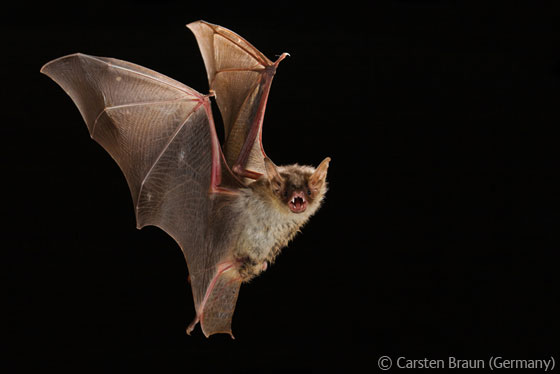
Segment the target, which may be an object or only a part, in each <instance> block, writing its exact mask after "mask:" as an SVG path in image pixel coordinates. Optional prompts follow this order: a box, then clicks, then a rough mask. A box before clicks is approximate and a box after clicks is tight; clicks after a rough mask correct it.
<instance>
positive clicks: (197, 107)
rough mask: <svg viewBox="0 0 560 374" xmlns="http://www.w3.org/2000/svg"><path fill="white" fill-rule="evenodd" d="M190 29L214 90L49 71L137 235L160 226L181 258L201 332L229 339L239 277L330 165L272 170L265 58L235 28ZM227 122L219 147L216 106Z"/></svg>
mask: <svg viewBox="0 0 560 374" xmlns="http://www.w3.org/2000/svg"><path fill="white" fill-rule="evenodd" d="M187 27H188V28H189V29H190V30H191V31H192V32H193V33H194V35H195V37H196V40H197V43H198V46H199V48H200V51H201V54H202V58H203V60H204V64H205V67H206V71H207V73H208V81H209V86H210V91H209V94H207V95H203V94H200V93H199V92H197V91H195V90H193V89H192V88H190V87H188V86H186V85H184V84H182V83H179V82H177V81H175V80H173V79H171V78H168V77H166V76H164V75H162V74H160V73H157V72H155V71H153V70H150V69H147V68H145V67H142V66H139V65H136V64H133V63H130V62H126V61H122V60H118V59H114V58H106V57H95V56H89V55H85V54H81V53H76V54H72V55H68V56H64V57H60V58H58V59H55V60H52V61H50V62H48V63H47V64H45V65H44V66H43V67H42V69H41V72H42V73H44V74H46V75H47V76H48V77H50V78H51V79H53V80H54V81H55V82H56V83H57V84H58V85H60V86H61V87H62V88H63V89H64V91H65V92H66V93H67V94H68V95H69V96H70V97H71V99H72V100H73V101H74V103H75V104H76V106H77V107H78V109H79V111H80V113H81V115H82V117H83V119H84V121H85V123H86V125H87V127H88V130H89V133H90V135H91V137H92V138H93V139H94V140H95V141H97V142H98V143H99V144H100V145H101V146H102V147H103V148H104V149H105V150H106V151H107V152H108V153H109V154H110V155H111V156H112V157H113V159H114V160H115V161H116V162H117V164H118V165H119V167H120V168H121V170H122V172H123V174H124V175H125V178H126V181H127V183H128V186H129V188H130V192H131V194H132V200H133V204H134V211H135V214H136V222H137V228H138V229H141V228H143V227H144V226H147V225H153V226H157V227H159V228H161V229H162V230H164V231H165V232H166V233H167V234H169V235H170V236H171V237H173V239H175V241H176V242H177V243H178V244H179V246H180V247H181V250H182V251H183V253H184V256H185V260H186V262H187V267H188V272H189V278H188V279H189V281H190V284H191V288H192V293H193V299H194V305H195V310H196V316H195V317H194V319H193V321H192V322H191V323H190V325H189V326H188V328H187V333H188V334H189V335H190V333H191V332H192V330H193V329H194V328H195V326H196V325H197V323H199V322H200V326H201V329H202V332H203V333H204V335H205V336H206V337H209V336H210V335H212V334H216V333H226V334H230V335H231V337H232V338H233V333H232V330H231V321H232V317H233V313H234V310H235V305H236V303H237V298H238V295H239V289H240V287H241V284H242V283H243V282H247V281H249V280H251V279H252V278H254V277H255V276H257V275H259V274H260V273H261V272H263V271H264V270H266V269H267V267H268V265H269V264H271V263H272V262H273V261H274V259H275V258H276V256H277V255H278V253H279V252H280V250H281V249H282V248H283V247H285V246H286V245H288V243H289V242H290V240H292V238H293V237H294V235H296V233H298V232H299V230H300V229H301V227H302V226H303V225H304V224H305V223H306V222H307V221H308V219H309V217H311V216H312V215H313V214H314V213H315V212H316V211H317V209H318V208H319V207H320V205H321V203H322V201H323V198H324V196H325V193H326V191H327V182H326V176H327V169H328V167H329V162H330V158H329V157H327V158H325V159H324V160H323V161H322V162H321V163H320V164H319V166H318V167H317V168H314V167H312V166H301V165H297V164H295V165H288V166H276V165H275V164H274V163H273V162H272V161H271V160H270V159H269V158H268V157H267V156H266V154H265V152H264V149H263V145H262V123H263V117H264V112H265V107H266V103H267V99H268V94H269V91H270V86H271V83H272V79H273V77H274V75H275V73H276V69H277V67H278V64H279V63H280V62H281V61H282V60H283V59H284V58H285V57H286V56H287V55H288V54H287V53H283V54H282V55H280V57H279V58H278V59H277V60H276V61H275V62H272V61H271V60H269V59H268V58H267V57H266V56H265V55H263V54H262V53H261V52H259V51H258V50H257V49H256V48H255V47H253V46H252V45H251V44H250V43H249V42H247V41H246V40H245V39H243V38H242V37H240V36H239V35H237V34H235V33H234V32H232V31H230V30H228V29H226V28H224V27H221V26H218V25H213V24H210V23H207V22H204V21H196V22H193V23H190V24H188V25H187ZM211 97H215V100H216V102H217V104H218V108H219V110H220V113H221V115H222V119H223V127H224V132H225V134H224V135H225V136H224V142H223V144H222V145H220V142H219V140H218V137H217V133H216V128H215V125H214V120H213V118H212V111H211V100H210V98H211Z"/></svg>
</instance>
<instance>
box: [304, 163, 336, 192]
mask: <svg viewBox="0 0 560 374" xmlns="http://www.w3.org/2000/svg"><path fill="white" fill-rule="evenodd" d="M329 162H331V158H330V157H327V158H325V159H324V160H323V161H321V163H320V164H319V166H317V169H315V171H314V172H313V174H311V176H310V177H309V188H311V189H312V190H319V189H320V188H321V186H322V185H323V183H325V179H326V178H327V170H328V169H329Z"/></svg>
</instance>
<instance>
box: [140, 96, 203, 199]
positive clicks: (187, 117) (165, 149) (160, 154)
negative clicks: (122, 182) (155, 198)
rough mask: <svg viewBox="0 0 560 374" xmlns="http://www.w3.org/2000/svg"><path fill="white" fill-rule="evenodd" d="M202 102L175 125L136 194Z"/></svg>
mask: <svg viewBox="0 0 560 374" xmlns="http://www.w3.org/2000/svg"><path fill="white" fill-rule="evenodd" d="M202 104H203V102H202V101H200V102H199V103H198V104H197V105H196V106H195V107H194V108H193V110H191V111H190V112H189V114H188V115H187V116H186V117H185V120H184V121H183V122H182V123H181V124H180V125H179V126H177V128H176V129H175V131H174V132H173V134H172V135H171V137H170V138H169V140H168V141H167V142H166V143H165V145H164V146H163V149H162V150H161V152H160V153H159V155H158V156H157V157H156V159H155V160H154V163H153V164H152V166H151V167H150V169H149V170H148V172H147V173H146V175H145V176H144V178H143V179H142V182H141V183H140V189H139V190H138V196H142V189H143V188H144V183H145V182H146V180H147V179H148V177H149V176H150V174H151V173H152V171H153V170H154V167H155V166H156V165H157V163H158V161H159V160H160V159H161V157H162V156H163V155H164V153H165V151H167V148H169V145H170V144H171V143H172V142H173V140H175V138H176V137H177V134H178V133H179V132H180V131H181V129H182V128H183V126H185V124H186V123H187V121H188V120H189V118H190V117H191V116H192V115H193V113H195V112H196V111H197V110H198V109H199V108H200V107H201V106H202ZM135 209H136V210H138V203H136V207H135Z"/></svg>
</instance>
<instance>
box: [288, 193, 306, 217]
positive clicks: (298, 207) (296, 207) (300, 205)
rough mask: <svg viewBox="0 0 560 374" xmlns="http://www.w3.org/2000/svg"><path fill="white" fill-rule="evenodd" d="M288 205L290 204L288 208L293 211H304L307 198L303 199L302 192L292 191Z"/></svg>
mask: <svg viewBox="0 0 560 374" xmlns="http://www.w3.org/2000/svg"><path fill="white" fill-rule="evenodd" d="M288 205H289V206H290V210H291V211H292V212H294V213H301V212H304V211H305V209H306V208H307V200H305V195H304V194H303V192H294V193H293V194H292V199H291V200H290V202H289V203H288Z"/></svg>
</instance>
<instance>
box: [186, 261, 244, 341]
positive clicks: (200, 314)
mask: <svg viewBox="0 0 560 374" xmlns="http://www.w3.org/2000/svg"><path fill="white" fill-rule="evenodd" d="M233 266H234V262H231V261H229V262H224V263H221V264H220V265H218V268H217V271H216V275H214V278H212V281H211V282H210V285H208V288H207V289H206V293H205V294H204V298H203V299H202V302H201V303H200V305H199V306H198V307H197V308H196V316H195V317H194V319H193V320H192V322H191V323H190V324H189V326H188V327H187V335H190V334H191V332H192V331H193V330H194V328H195V327H196V325H197V324H198V323H199V322H200V320H201V318H203V314H204V308H205V307H206V302H207V301H208V298H209V297H210V295H211V294H212V291H213V290H214V286H215V285H216V282H217V281H218V278H219V277H220V276H221V275H222V274H223V273H225V272H226V271H228V270H230V269H231V268H232V267H233ZM232 337H233V335H232Z"/></svg>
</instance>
